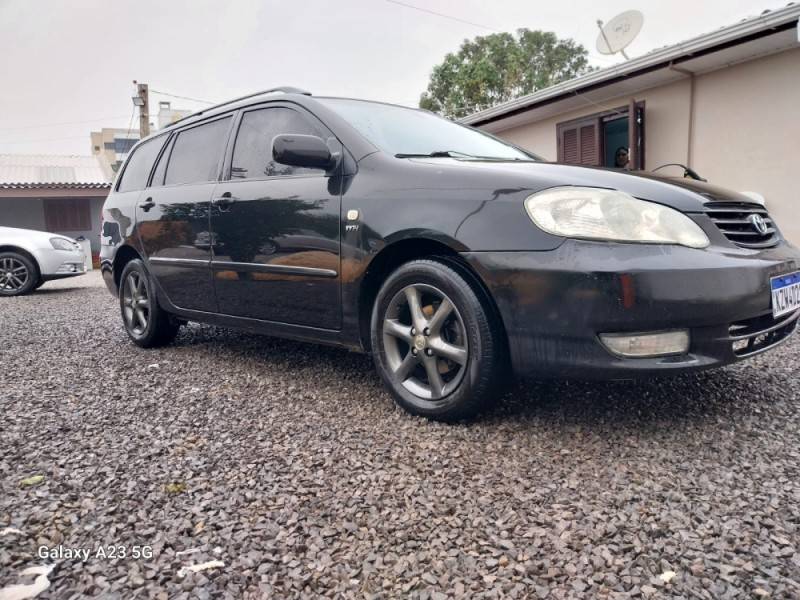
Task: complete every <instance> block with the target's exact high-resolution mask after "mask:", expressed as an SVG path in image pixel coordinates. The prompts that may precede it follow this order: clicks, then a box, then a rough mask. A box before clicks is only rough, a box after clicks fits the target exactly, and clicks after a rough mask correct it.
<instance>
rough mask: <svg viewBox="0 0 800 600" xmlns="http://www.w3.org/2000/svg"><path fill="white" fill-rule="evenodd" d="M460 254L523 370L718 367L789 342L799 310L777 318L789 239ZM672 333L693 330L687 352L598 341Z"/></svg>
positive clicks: (622, 372)
mask: <svg viewBox="0 0 800 600" xmlns="http://www.w3.org/2000/svg"><path fill="white" fill-rule="evenodd" d="M462 256H463V257H464V258H465V259H466V260H467V261H468V262H469V263H470V265H471V266H472V267H473V268H474V269H475V271H476V272H477V273H478V274H479V276H480V277H481V278H482V280H483V282H484V283H485V285H486V286H487V288H488V289H489V291H490V293H491V294H492V296H493V298H494V300H495V303H496V304H497V307H498V309H499V312H500V316H501V318H502V320H503V323H504V325H505V330H506V333H507V335H508V341H509V350H510V353H511V360H512V364H513V367H514V370H515V372H516V373H517V374H518V375H521V376H526V375H529V376H532V377H547V376H556V377H578V378H602V379H630V378H635V377H640V376H650V375H653V374H661V373H668V372H679V371H686V370H699V369H707V368H711V367H718V366H722V365H725V364H729V363H732V362H735V361H737V360H740V359H741V358H745V357H747V356H752V355H753V354H756V353H759V352H762V351H764V350H767V349H769V348H771V347H773V346H775V345H777V344H779V343H780V342H782V341H784V340H785V339H787V338H788V337H789V335H791V333H792V332H793V331H794V330H795V329H796V326H797V322H798V316H800V314H799V313H798V312H795V313H794V314H791V315H785V316H783V317H780V318H779V319H777V320H773V318H772V308H771V294H770V278H771V277H775V276H777V275H783V274H786V273H791V272H793V271H797V270H798V269H800V252H798V251H797V250H796V249H795V248H793V247H791V246H789V245H787V244H785V243H784V244H781V245H779V246H777V247H775V248H772V249H769V250H765V251H761V252H756V251H753V250H744V249H738V248H722V247H711V248H708V249H705V250H697V249H692V248H685V247H683V246H666V245H649V244H615V243H602V242H589V241H578V240H567V241H565V242H564V243H563V244H562V245H561V246H560V247H559V248H557V249H556V250H553V251H549V252H467V253H464V254H463V255H462ZM675 329H688V330H689V332H690V337H691V339H690V347H689V351H688V352H687V353H685V354H680V355H674V356H665V357H659V358H624V357H620V356H618V355H615V354H613V353H611V351H609V350H608V349H606V347H605V346H604V345H603V344H602V343H601V341H600V338H599V335H600V334H603V333H639V332H656V331H664V330H675ZM750 339H752V340H754V341H753V342H752V343H748V342H749V340H750ZM737 340H738V344H737V349H736V350H734V341H737ZM742 345H745V346H746V347H745V348H744V349H742V348H740V347H738V346H742Z"/></svg>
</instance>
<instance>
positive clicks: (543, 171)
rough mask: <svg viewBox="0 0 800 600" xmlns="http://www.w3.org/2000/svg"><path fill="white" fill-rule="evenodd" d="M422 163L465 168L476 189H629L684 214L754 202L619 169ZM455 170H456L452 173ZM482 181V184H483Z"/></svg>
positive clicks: (457, 161)
mask: <svg viewBox="0 0 800 600" xmlns="http://www.w3.org/2000/svg"><path fill="white" fill-rule="evenodd" d="M413 161H414V162H415V163H417V164H419V165H423V164H424V165H426V166H427V167H438V168H439V169H443V170H447V171H448V172H449V173H448V174H450V175H455V173H454V172H453V171H455V170H462V174H463V175H464V177H465V178H467V179H470V180H471V184H472V185H474V186H476V187H479V186H480V187H482V185H486V186H489V189H498V188H506V189H508V188H514V187H520V188H524V189H528V190H530V191H531V192H538V191H541V190H545V189H548V188H551V187H558V186H565V185H572V186H588V187H601V188H607V189H615V190H620V191H623V192H625V193H627V194H630V195H631V196H633V197H635V198H640V199H642V200H649V201H651V202H658V203H659V204H664V205H666V206H670V207H672V208H676V209H678V210H680V211H683V212H700V211H702V210H703V205H704V204H705V203H706V202H712V201H714V202H748V203H751V204H752V203H754V202H753V199H752V198H750V197H748V196H745V195H744V194H741V193H738V192H734V191H731V190H727V189H725V188H721V187H718V186H715V185H711V184H708V183H704V182H702V181H695V180H693V179H686V178H683V177H666V176H660V175H657V174H654V173H650V172H647V171H636V172H627V171H618V170H615V169H601V168H595V167H578V166H572V165H561V164H556V163H545V162H540V163H537V162H499V161H477V160H462V159H452V158H441V159H439V158H433V159H413ZM451 170H452V171H451ZM478 182H480V183H478Z"/></svg>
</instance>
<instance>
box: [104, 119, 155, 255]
mask: <svg viewBox="0 0 800 600" xmlns="http://www.w3.org/2000/svg"><path fill="white" fill-rule="evenodd" d="M168 137H169V136H167V135H160V136H156V137H154V138H152V139H149V140H147V141H146V142H143V143H141V144H139V145H138V146H136V148H135V149H134V150H133V152H132V153H131V155H130V156H129V157H128V160H127V161H126V162H125V166H124V168H123V170H122V173H120V174H119V177H118V178H117V182H116V184H115V188H114V192H113V193H112V194H111V195H110V196H109V197H108V199H107V200H106V202H105V204H104V205H103V229H102V231H101V232H100V237H101V242H102V244H103V245H105V246H118V245H119V244H121V243H122V242H123V241H125V240H127V239H128V238H129V236H131V235H133V233H134V223H135V222H136V210H137V208H136V207H137V205H138V203H139V198H140V196H141V195H142V194H143V193H144V189H145V188H146V187H147V181H148V179H149V177H150V171H152V169H153V164H154V163H155V161H156V159H157V158H158V153H159V151H160V150H161V148H162V146H163V145H164V142H165V141H166V140H167V138H168Z"/></svg>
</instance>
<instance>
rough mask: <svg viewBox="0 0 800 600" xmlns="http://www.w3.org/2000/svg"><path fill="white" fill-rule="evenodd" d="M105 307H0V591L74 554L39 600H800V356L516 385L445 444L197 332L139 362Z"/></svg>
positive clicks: (268, 350)
mask: <svg viewBox="0 0 800 600" xmlns="http://www.w3.org/2000/svg"><path fill="white" fill-rule="evenodd" d="M101 285H102V284H101V283H100V280H99V278H98V276H97V274H96V273H95V274H91V275H87V276H85V277H82V278H77V279H74V280H68V281H64V282H59V283H58V284H53V283H51V284H48V285H47V286H45V287H44V288H42V290H41V291H40V292H39V293H36V294H34V295H32V296H28V297H24V298H15V299H3V301H2V303H1V304H0V332H1V333H2V342H0V344H1V345H0V373H2V387H1V388H0V434H1V438H2V439H1V443H2V446H1V447H0V587H2V586H6V585H9V584H12V583H29V582H30V581H32V578H31V577H19V576H18V573H19V572H20V571H21V570H22V569H24V568H25V567H29V566H33V565H39V564H43V563H47V562H52V561H43V560H41V559H40V558H38V557H37V556H36V552H37V547H38V546H39V545H46V546H50V547H52V546H55V545H57V544H64V545H65V546H70V547H81V548H88V549H90V550H91V552H92V553H93V556H92V557H91V558H90V559H89V560H87V561H86V562H83V561H81V560H74V559H73V560H68V559H64V560H60V561H58V564H57V566H56V568H55V569H54V571H53V572H52V574H51V575H50V580H51V587H50V589H49V590H47V591H45V592H44V593H43V594H41V596H39V597H40V598H56V597H58V598H67V597H79V596H81V595H97V596H103V597H126V598H127V597H133V596H137V597H148V596H149V597H160V598H167V597H187V598H188V597H198V598H222V597H226V598H227V597H249V598H257V597H265V596H268V595H272V596H274V597H287V596H291V597H295V596H305V597H317V596H337V597H375V598H390V597H391V598H395V597H399V596H403V597H407V596H414V597H419V598H433V599H438V598H445V597H453V596H455V597H471V598H480V597H487V598H489V597H512V598H513V597H517V598H523V597H526V598H537V597H538V598H624V597H642V598H665V597H679V598H752V597H771V598H798V597H800V477H799V475H800V473H799V472H798V471H799V470H800V468H799V467H798V465H799V463H800V461H799V460H798V459H800V421H799V420H798V414H800V382H799V380H798V377H797V373H798V368H800V342H799V341H798V339H797V338H795V339H794V340H792V341H791V342H789V343H788V344H786V345H784V346H783V347H782V348H781V349H779V350H776V351H775V352H773V353H771V354H769V355H768V356H765V357H761V358H757V359H754V360H752V361H750V362H746V363H742V364H740V365H736V366H734V367H729V368H726V369H723V370H720V371H716V372H711V373H706V374H699V375H693V376H686V377H682V378H680V379H674V380H669V381H651V382H648V383H636V384H634V383H607V384H589V383H580V382H562V383H528V384H525V385H522V386H520V387H518V388H517V389H515V390H513V391H512V392H511V393H510V394H509V395H508V396H507V397H506V398H505V399H504V400H503V401H502V402H501V403H500V406H499V407H498V409H497V410H495V411H494V412H492V413H491V414H488V415H485V416H484V417H483V418H481V419H479V420H478V421H476V422H474V423H472V424H468V425H457V426H447V425H442V424H435V423H429V422H427V421H424V420H422V419H418V418H413V417H410V416H408V415H406V414H405V413H403V412H402V411H400V410H399V409H397V408H395V407H394V406H393V404H392V402H391V400H390V398H389V396H388V394H387V393H386V392H385V391H384V390H383V389H382V388H381V386H380V384H379V381H378V377H377V376H376V374H375V372H374V371H373V368H372V365H371V362H370V360H369V359H368V358H366V357H363V356H359V355H356V354H350V353H348V352H346V351H342V350H337V349H332V348H325V347H316V346H312V345H304V344H299V343H293V342H287V341H281V340H274V339H269V338H265V337H259V336H255V335H249V334H244V333H240V332H233V331H226V330H222V329H217V328H213V327H208V326H199V325H192V326H190V327H189V328H186V329H185V330H183V331H182V333H181V335H180V336H179V338H178V340H177V342H176V344H175V345H174V346H171V347H169V348H165V349H162V350H155V351H143V350H139V349H137V348H135V347H134V346H133V345H132V344H130V343H129V342H128V340H127V338H126V336H125V334H124V332H123V330H122V327H121V323H120V319H119V316H118V314H117V306H116V304H115V302H114V301H113V300H112V298H111V297H110V296H109V295H108V293H107V292H106V291H105V289H104V288H103V287H101ZM36 475H43V476H44V480H43V481H42V482H41V483H39V484H38V485H31V486H24V485H21V483H20V482H21V481H22V480H23V479H26V478H29V477H32V476H36ZM5 527H13V528H16V529H19V530H20V531H21V532H22V533H14V532H6V534H5V535H2V529H3V528H5ZM112 544H113V545H123V546H125V547H126V549H127V552H128V553H129V554H130V553H132V552H133V551H134V546H137V545H138V546H143V545H144V546H150V547H152V550H153V556H152V557H151V558H142V557H140V558H133V557H131V556H128V557H126V558H125V559H105V560H104V559H102V558H101V557H97V556H96V555H95V554H94V553H96V550H97V548H99V547H101V546H107V545H112ZM186 550H195V551H194V552H192V553H190V554H181V555H179V554H177V553H178V552H181V551H186ZM210 560H220V561H222V562H223V563H224V564H225V566H224V567H221V568H217V569H213V570H207V571H203V572H200V573H195V574H187V575H185V576H184V577H181V576H179V574H178V571H179V569H180V568H181V567H182V566H186V565H192V564H198V563H203V562H206V561H210ZM672 573H674V577H673V578H672V579H671V581H670V582H669V583H665V582H664V579H669V578H670V576H671V574H672ZM661 576H663V579H662V577H661Z"/></svg>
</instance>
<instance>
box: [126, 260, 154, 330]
mask: <svg viewBox="0 0 800 600" xmlns="http://www.w3.org/2000/svg"><path fill="white" fill-rule="evenodd" d="M122 312H123V315H124V317H125V324H126V325H127V327H128V330H129V331H131V333H133V334H134V335H136V336H141V335H144V332H145V331H146V330H147V322H148V320H149V319H150V296H149V295H148V293H147V283H146V282H145V280H144V277H143V276H142V274H141V273H138V272H136V271H131V272H130V273H129V274H128V277H127V278H126V280H125V289H124V290H123V293H122Z"/></svg>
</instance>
